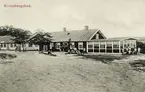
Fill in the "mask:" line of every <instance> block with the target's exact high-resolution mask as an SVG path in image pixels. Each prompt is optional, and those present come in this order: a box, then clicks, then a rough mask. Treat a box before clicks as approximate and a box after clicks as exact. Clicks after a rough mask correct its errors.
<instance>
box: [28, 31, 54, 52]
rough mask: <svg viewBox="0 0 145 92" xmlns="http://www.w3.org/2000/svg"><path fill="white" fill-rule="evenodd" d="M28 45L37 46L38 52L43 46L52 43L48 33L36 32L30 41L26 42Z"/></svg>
mask: <svg viewBox="0 0 145 92" xmlns="http://www.w3.org/2000/svg"><path fill="white" fill-rule="evenodd" d="M28 41H29V42H30V43H34V44H38V45H39V50H40V51H42V50H43V45H47V46H48V47H49V46H50V43H51V41H52V36H51V34H50V33H48V32H44V31H43V30H42V31H41V30H39V31H37V32H36V33H35V34H34V35H33V36H32V37H30V39H29V40H28Z"/></svg>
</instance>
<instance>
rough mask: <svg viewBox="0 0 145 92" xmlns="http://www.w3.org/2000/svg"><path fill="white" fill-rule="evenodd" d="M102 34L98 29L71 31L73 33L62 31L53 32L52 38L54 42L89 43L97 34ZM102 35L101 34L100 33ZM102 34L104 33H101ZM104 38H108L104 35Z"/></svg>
mask: <svg viewBox="0 0 145 92" xmlns="http://www.w3.org/2000/svg"><path fill="white" fill-rule="evenodd" d="M97 32H100V30H98V29H88V30H71V31H66V32H65V31H60V32H52V33H51V34H52V37H53V39H54V40H53V41H54V42H62V41H68V40H69V39H70V38H71V41H89V40H91V38H92V37H93V36H94V35H95V34H96V33H97ZM100 33H101V32H100ZM101 34H102V33H101ZM102 36H103V37H104V38H106V37H105V36H104V35H103V34H102Z"/></svg>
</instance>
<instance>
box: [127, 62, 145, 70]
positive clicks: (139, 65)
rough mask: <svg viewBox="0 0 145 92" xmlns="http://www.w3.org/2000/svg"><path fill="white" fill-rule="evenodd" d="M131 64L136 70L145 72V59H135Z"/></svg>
mask: <svg viewBox="0 0 145 92" xmlns="http://www.w3.org/2000/svg"><path fill="white" fill-rule="evenodd" d="M129 64H130V66H132V67H133V68H134V70H136V71H143V72H145V60H135V61H134V62H130V63H129Z"/></svg>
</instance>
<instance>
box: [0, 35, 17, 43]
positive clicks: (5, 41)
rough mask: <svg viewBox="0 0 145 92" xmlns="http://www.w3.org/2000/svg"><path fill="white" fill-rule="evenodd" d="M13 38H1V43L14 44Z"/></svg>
mask: <svg viewBox="0 0 145 92" xmlns="http://www.w3.org/2000/svg"><path fill="white" fill-rule="evenodd" d="M12 38H13V37H11V36H0V43H14V41H13V40H12Z"/></svg>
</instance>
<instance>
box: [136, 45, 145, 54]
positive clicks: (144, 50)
mask: <svg viewBox="0 0 145 92" xmlns="http://www.w3.org/2000/svg"><path fill="white" fill-rule="evenodd" d="M137 48H141V53H145V43H142V42H137Z"/></svg>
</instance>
